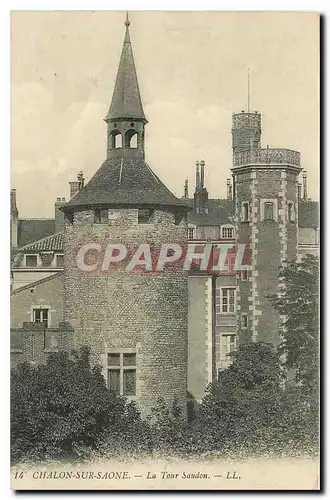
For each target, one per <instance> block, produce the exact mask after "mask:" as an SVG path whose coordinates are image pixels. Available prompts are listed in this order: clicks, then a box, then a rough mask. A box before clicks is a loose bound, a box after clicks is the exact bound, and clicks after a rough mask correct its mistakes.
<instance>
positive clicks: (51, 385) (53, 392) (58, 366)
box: [11, 348, 140, 460]
mask: <svg viewBox="0 0 330 500" xmlns="http://www.w3.org/2000/svg"><path fill="white" fill-rule="evenodd" d="M139 418H140V417H139V414H138V412H137V411H136V410H135V409H134V408H133V407H131V406H130V405H128V404H127V403H126V400H125V399H124V398H121V397H117V396H116V395H115V394H113V393H111V392H110V391H109V390H108V389H107V387H106V384H105V380H104V377H103V375H102V372H101V369H100V367H98V366H96V367H93V368H91V366H90V361H89V350H88V349H87V348H82V349H80V351H79V352H77V353H74V354H73V355H71V356H69V355H68V354H67V353H63V352H59V353H54V354H51V355H50V356H49V358H48V359H47V362H46V363H45V364H40V365H37V366H33V365H31V364H28V363H21V364H19V365H18V366H17V367H16V368H15V369H13V370H12V373H11V440H12V445H11V451H12V458H13V459H14V460H19V459H22V458H39V459H40V458H47V457H55V456H59V457H63V456H64V455H69V456H77V455H81V454H83V453H88V452H89V450H93V449H96V448H97V447H98V446H99V443H100V440H102V439H104V436H109V435H110V436H111V439H112V443H114V442H115V441H116V440H119V439H120V440H123V439H124V438H125V436H128V435H130V434H132V433H133V432H134V430H133V428H134V426H136V425H138V424H139V423H140V420H139Z"/></svg>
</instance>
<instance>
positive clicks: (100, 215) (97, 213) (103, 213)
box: [94, 208, 109, 224]
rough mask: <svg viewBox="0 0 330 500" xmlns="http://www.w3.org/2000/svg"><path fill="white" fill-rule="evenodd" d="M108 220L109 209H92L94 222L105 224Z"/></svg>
mask: <svg viewBox="0 0 330 500" xmlns="http://www.w3.org/2000/svg"><path fill="white" fill-rule="evenodd" d="M108 221H109V210H108V209H107V208H105V209H97V210H94V222H95V224H107V223H108Z"/></svg>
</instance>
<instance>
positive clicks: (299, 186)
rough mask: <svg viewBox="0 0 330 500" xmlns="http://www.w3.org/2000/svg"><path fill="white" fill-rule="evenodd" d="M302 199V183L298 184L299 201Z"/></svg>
mask: <svg viewBox="0 0 330 500" xmlns="http://www.w3.org/2000/svg"><path fill="white" fill-rule="evenodd" d="M300 198H301V182H298V200H300Z"/></svg>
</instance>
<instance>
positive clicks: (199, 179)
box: [195, 161, 201, 191]
mask: <svg viewBox="0 0 330 500" xmlns="http://www.w3.org/2000/svg"><path fill="white" fill-rule="evenodd" d="M200 187H201V178H200V173H199V161H196V188H195V191H197V190H198V189H200Z"/></svg>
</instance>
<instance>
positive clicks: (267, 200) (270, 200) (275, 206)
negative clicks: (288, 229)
mask: <svg viewBox="0 0 330 500" xmlns="http://www.w3.org/2000/svg"><path fill="white" fill-rule="evenodd" d="M265 203H272V204H273V218H272V219H265ZM277 219H278V203H277V199H276V198H263V199H261V200H260V220H261V221H270V222H271V221H273V222H277Z"/></svg>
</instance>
